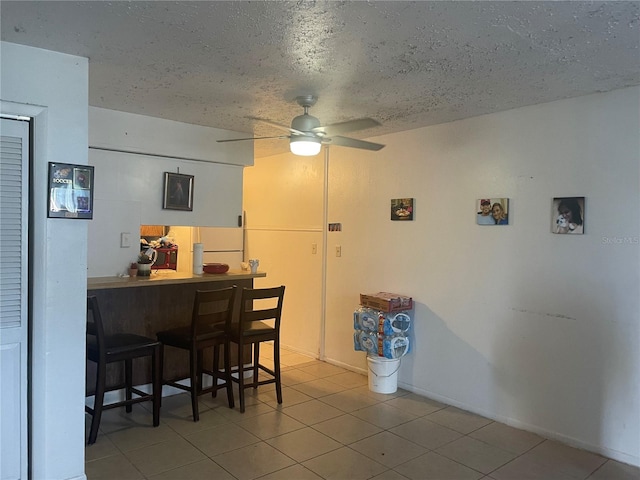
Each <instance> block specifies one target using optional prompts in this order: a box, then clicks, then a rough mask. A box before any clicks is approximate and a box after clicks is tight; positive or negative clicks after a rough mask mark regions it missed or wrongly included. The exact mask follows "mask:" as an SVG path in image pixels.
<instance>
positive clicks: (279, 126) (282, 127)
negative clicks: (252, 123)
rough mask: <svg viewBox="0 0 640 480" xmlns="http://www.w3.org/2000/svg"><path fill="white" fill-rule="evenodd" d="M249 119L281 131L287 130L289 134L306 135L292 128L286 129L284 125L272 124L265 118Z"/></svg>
mask: <svg viewBox="0 0 640 480" xmlns="http://www.w3.org/2000/svg"><path fill="white" fill-rule="evenodd" d="M247 118H250V119H251V120H257V121H259V122H263V123H266V124H267V125H271V126H272V127H276V128H279V129H280V130H286V131H287V132H291V133H296V134H298V135H306V134H305V133H304V132H301V131H300V130H296V129H295V128H290V127H285V126H284V125H280V124H279V123H276V122H272V121H271V120H267V119H265V118H259V117H247Z"/></svg>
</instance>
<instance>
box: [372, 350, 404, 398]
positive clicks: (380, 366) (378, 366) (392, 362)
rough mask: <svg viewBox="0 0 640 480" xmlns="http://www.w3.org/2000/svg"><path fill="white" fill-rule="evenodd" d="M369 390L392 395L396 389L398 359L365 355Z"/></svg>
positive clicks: (398, 368) (398, 367)
mask: <svg viewBox="0 0 640 480" xmlns="http://www.w3.org/2000/svg"><path fill="white" fill-rule="evenodd" d="M367 365H368V367H369V390H371V391H372V392H376V393H394V392H395V391H396V390H397V389H398V370H400V359H399V358H394V359H390V358H383V357H374V356H369V355H367Z"/></svg>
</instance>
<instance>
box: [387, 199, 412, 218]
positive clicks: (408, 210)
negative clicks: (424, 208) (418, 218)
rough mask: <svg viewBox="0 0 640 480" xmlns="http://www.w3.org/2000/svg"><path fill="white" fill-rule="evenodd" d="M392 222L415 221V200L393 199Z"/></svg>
mask: <svg viewBox="0 0 640 480" xmlns="http://www.w3.org/2000/svg"><path fill="white" fill-rule="evenodd" d="M391 220H409V221H410V220H413V198H394V199H392V200H391Z"/></svg>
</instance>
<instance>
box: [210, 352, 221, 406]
mask: <svg viewBox="0 0 640 480" xmlns="http://www.w3.org/2000/svg"><path fill="white" fill-rule="evenodd" d="M219 365H220V345H214V347H213V368H212V369H211V371H212V372H213V380H212V382H213V384H212V387H213V390H212V391H211V396H212V397H213V398H215V397H217V396H218V372H219V371H220V367H219Z"/></svg>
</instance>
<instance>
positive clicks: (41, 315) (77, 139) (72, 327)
mask: <svg viewBox="0 0 640 480" xmlns="http://www.w3.org/2000/svg"><path fill="white" fill-rule="evenodd" d="M0 49H1V51H0V61H1V64H0V67H1V68H0V71H1V78H0V85H1V90H0V99H1V100H2V105H1V107H0V108H1V109H2V112H3V113H13V114H23V115H28V116H34V117H35V148H34V155H35V161H34V170H33V178H32V180H33V183H32V188H33V195H34V196H33V203H32V205H31V206H32V208H33V228H32V230H31V235H32V239H33V255H32V256H31V258H29V262H30V264H31V265H32V267H33V276H32V279H33V283H32V287H31V290H32V299H33V308H32V328H33V334H32V345H31V356H32V375H31V380H30V384H31V398H32V399H33V403H32V408H31V413H32V414H31V455H32V462H31V465H32V471H31V476H32V477H33V478H35V479H44V478H47V479H72V478H77V479H80V478H85V477H84V395H85V372H84V370H85V318H86V313H85V310H86V297H85V294H86V286H87V283H86V277H87V275H86V273H87V272H86V268H87V225H88V223H89V222H88V221H86V220H69V219H47V210H46V209H47V180H48V179H47V172H48V167H47V163H48V162H54V161H55V162H64V163H74V164H83V165H84V164H87V108H88V104H87V102H88V100H87V99H88V72H89V70H88V62H87V59H85V58H80V57H74V56H70V55H63V54H59V53H54V52H49V51H46V50H40V49H35V48H30V47H24V46H20V45H14V44H10V43H6V42H2V43H1V44H0Z"/></svg>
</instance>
